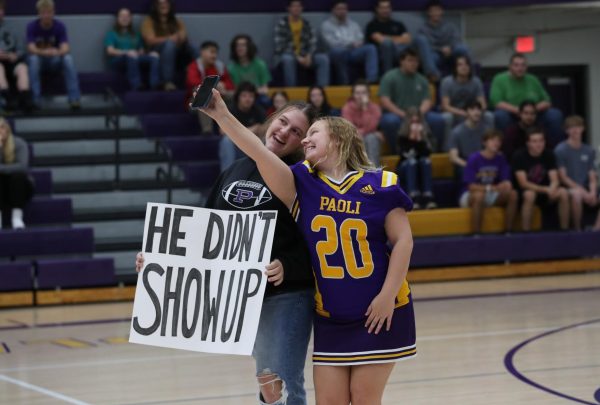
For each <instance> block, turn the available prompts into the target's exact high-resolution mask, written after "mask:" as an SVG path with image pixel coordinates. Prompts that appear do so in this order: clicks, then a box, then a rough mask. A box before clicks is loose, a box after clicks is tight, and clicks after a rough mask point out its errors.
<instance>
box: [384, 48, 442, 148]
mask: <svg viewBox="0 0 600 405" xmlns="http://www.w3.org/2000/svg"><path fill="white" fill-rule="evenodd" d="M418 68H419V56H418V55H417V53H416V51H415V50H414V49H412V48H407V49H406V50H405V51H404V52H403V53H402V54H401V55H400V67H399V68H397V69H392V70H390V71H388V72H387V73H385V74H384V75H383V77H382V78H381V83H380V85H379V97H380V102H381V106H382V107H383V109H384V110H385V111H386V112H385V113H384V114H383V116H382V118H381V122H380V126H381V130H382V131H383V134H384V135H385V138H386V140H387V142H388V145H389V147H390V149H391V152H392V153H397V150H396V135H397V134H398V130H399V129H400V126H401V125H402V122H403V120H404V117H405V116H406V110H407V109H408V108H410V107H415V108H417V109H418V110H419V112H420V113H421V114H423V115H424V116H425V118H426V120H427V123H428V124H429V126H430V127H431V129H432V133H433V134H434V136H435V138H436V140H437V145H436V147H437V149H439V148H441V147H442V145H443V136H444V118H443V117H442V115H441V114H440V113H436V112H432V111H431V107H432V102H431V96H430V93H429V83H428V82H427V79H425V77H423V76H422V75H421V74H419V73H418V72H417V69H418Z"/></svg>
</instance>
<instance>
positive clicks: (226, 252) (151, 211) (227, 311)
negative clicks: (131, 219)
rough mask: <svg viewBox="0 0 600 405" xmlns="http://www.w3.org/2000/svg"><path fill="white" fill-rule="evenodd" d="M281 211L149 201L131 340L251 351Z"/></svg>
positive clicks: (208, 349) (209, 349) (213, 350)
mask: <svg viewBox="0 0 600 405" xmlns="http://www.w3.org/2000/svg"><path fill="white" fill-rule="evenodd" d="M276 219H277V212H276V211H251V212H240V211H220V210H210V209H205V208H195V207H186V206H181V205H170V204H156V203H148V206H147V208H146V223H145V225H144V242H143V249H142V251H143V252H144V259H145V261H144V268H143V269H142V271H141V272H140V274H139V276H138V282H137V288H136V293H135V301H134V303H133V316H132V322H131V330H130V335H129V341H130V342H133V343H141V344H146V345H152V346H162V347H171V348H176V349H185V350H193V351H201V352H209V353H228V354H245V355H250V354H251V353H252V348H253V346H254V340H255V338H256V331H257V328H258V321H259V318H260V311H261V307H262V301H263V296H264V291H265V287H266V283H267V278H266V276H265V275H264V269H265V265H266V264H268V263H269V261H270V258H271V247H272V244H273V234H274V232H275V222H276Z"/></svg>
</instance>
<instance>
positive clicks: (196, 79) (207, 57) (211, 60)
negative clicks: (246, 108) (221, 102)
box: [185, 41, 235, 133]
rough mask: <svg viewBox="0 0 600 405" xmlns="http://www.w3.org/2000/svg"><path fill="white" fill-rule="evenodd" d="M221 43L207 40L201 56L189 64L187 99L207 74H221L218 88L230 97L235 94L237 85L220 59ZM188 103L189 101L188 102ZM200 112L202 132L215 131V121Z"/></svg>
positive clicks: (227, 97)
mask: <svg viewBox="0 0 600 405" xmlns="http://www.w3.org/2000/svg"><path fill="white" fill-rule="evenodd" d="M218 57H219V45H217V43H216V42H214V41H205V42H203V43H202V45H200V57H198V59H196V60H195V61H193V62H191V63H190V64H189V65H188V66H187V73H186V79H185V85H186V89H187V95H186V100H189V99H190V98H191V96H192V93H193V91H194V89H195V88H196V87H198V86H199V85H200V84H202V81H203V80H204V78H205V77H206V76H211V75H219V76H221V80H220V81H219V83H218V84H217V90H219V92H220V93H221V95H223V96H224V97H225V99H230V98H231V97H232V96H233V92H234V90H235V85H234V84H233V81H232V80H231V76H229V72H228V71H227V68H226V67H225V64H224V63H223V62H222V61H220V60H219V59H218ZM186 104H187V103H186ZM207 118H208V117H207V116H206V115H205V114H202V113H200V112H198V119H199V120H200V126H201V128H202V132H203V133H204V132H213V129H214V128H213V122H212V120H211V119H210V118H208V119H207Z"/></svg>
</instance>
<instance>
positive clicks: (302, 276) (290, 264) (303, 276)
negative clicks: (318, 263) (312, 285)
mask: <svg viewBox="0 0 600 405" xmlns="http://www.w3.org/2000/svg"><path fill="white" fill-rule="evenodd" d="M273 259H279V260H280V261H281V264H283V280H284V281H283V282H284V284H285V281H286V280H287V281H290V282H294V281H306V280H307V278H308V279H309V278H310V277H311V266H310V260H309V253H308V248H307V247H306V243H305V242H304V240H303V239H298V240H297V243H294V244H293V245H291V246H288V249H287V251H286V254H284V255H281V257H276V256H274V257H273Z"/></svg>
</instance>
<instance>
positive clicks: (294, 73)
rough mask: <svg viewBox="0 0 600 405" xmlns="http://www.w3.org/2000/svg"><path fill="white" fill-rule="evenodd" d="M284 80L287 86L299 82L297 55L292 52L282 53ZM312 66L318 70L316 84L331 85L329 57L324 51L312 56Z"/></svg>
mask: <svg viewBox="0 0 600 405" xmlns="http://www.w3.org/2000/svg"><path fill="white" fill-rule="evenodd" d="M281 67H282V69H283V81H284V83H285V86H286V87H294V86H296V85H297V83H298V62H297V61H296V55H294V54H293V53H290V52H286V53H283V54H282V55H281ZM311 68H314V69H315V70H316V84H317V85H318V86H322V87H325V86H329V57H328V56H327V55H325V54H324V53H315V54H313V56H312V65H311Z"/></svg>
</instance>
